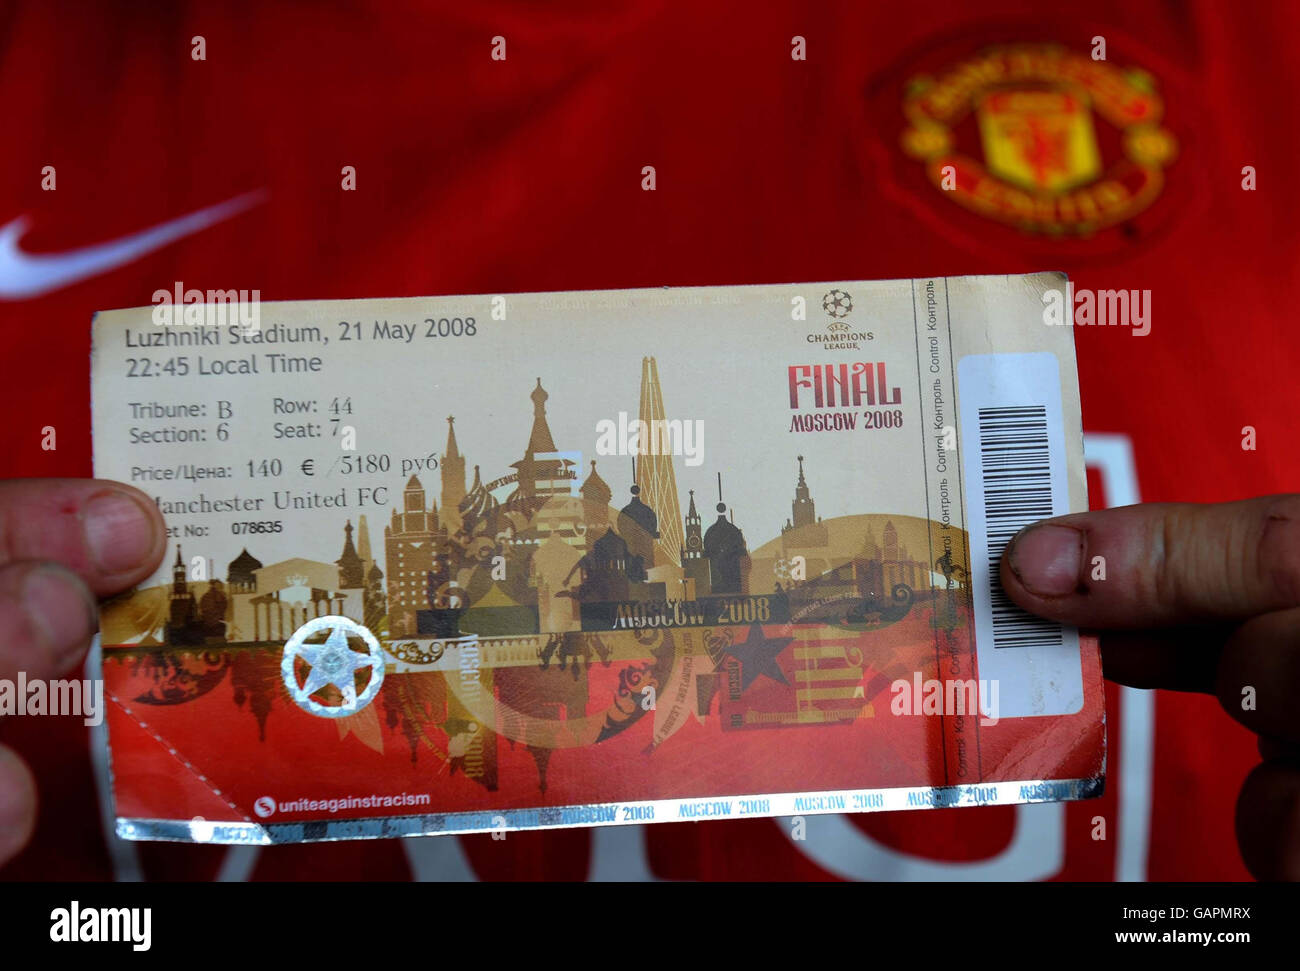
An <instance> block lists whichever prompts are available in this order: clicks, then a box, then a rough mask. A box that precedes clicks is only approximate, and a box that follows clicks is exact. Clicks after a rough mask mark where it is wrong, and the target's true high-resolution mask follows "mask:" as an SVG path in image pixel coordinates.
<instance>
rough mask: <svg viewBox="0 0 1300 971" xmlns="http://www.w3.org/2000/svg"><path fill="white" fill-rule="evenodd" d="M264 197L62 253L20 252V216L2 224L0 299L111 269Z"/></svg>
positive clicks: (247, 197) (23, 221) (252, 195)
mask: <svg viewBox="0 0 1300 971" xmlns="http://www.w3.org/2000/svg"><path fill="white" fill-rule="evenodd" d="M265 198H266V192H265V190H258V191H256V192H248V193H245V194H244V195H242V196H236V197H235V198H233V199H227V200H226V201H225V202H220V203H218V204H217V205H215V206H208V207H207V208H206V209H198V210H196V211H194V212H191V213H189V214H187V215H184V216H179V217H177V218H176V219H172V220H169V221H167V222H165V223H159V224H158V225H157V226H151V227H150V228H148V229H144V230H141V231H140V232H138V233H132V234H131V235H129V236H122V237H120V238H118V239H114V240H110V241H109V242H107V243H97V244H95V245H94V246H85V247H82V248H81V249H74V250H67V251H65V252H62V253H26V252H24V251H23V249H22V248H21V247H20V246H19V245H18V244H19V241H20V240H21V239H22V238H23V236H24V235H25V234H26V233H27V229H28V219H27V217H26V216H19V217H18V218H17V219H14V220H12V221H10V222H9V223H7V224H6V225H4V226H3V227H0V300H26V299H29V298H31V297H39V296H41V295H43V294H46V293H50V292H51V291H53V290H59V289H61V288H63V287H66V286H70V285H71V284H73V283H77V282H79V281H81V280H85V279H88V278H90V277H92V276H98V275H99V274H101V273H106V272H108V271H109V270H115V269H117V268H118V267H120V266H125V265H126V264H128V263H131V262H134V261H135V260H138V259H139V258H140V257H142V256H146V255H148V254H149V253H152V252H153V251H154V250H158V249H162V248H163V247H164V246H167V245H169V244H171V243H174V242H176V240H178V239H183V238H185V237H186V236H192V235H193V234H195V233H197V232H199V231H201V230H204V229H207V228H208V227H209V226H215V225H216V224H217V223H219V222H223V221H224V220H227V219H229V218H230V217H231V216H234V215H237V214H238V213H241V212H243V211H244V210H245V209H249V208H251V207H252V206H255V205H257V204H258V203H260V202H262V201H263V200H264V199H265Z"/></svg>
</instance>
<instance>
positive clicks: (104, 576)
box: [0, 479, 166, 865]
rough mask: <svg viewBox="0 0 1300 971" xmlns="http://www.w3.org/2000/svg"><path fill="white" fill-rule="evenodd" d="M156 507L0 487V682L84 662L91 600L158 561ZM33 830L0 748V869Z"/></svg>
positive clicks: (92, 618)
mask: <svg viewBox="0 0 1300 971" xmlns="http://www.w3.org/2000/svg"><path fill="white" fill-rule="evenodd" d="M165 545H166V531H165V529H164V526H163V519H162V515H161V514H160V513H159V512H158V507H157V506H156V505H155V504H154V503H153V502H152V501H150V499H149V497H148V496H146V495H145V494H144V493H142V492H141V491H140V490H138V489H134V488H132V487H131V486H128V485H123V484H122V483H119V482H107V481H103V480H94V479H15V480H10V481H7V482H0V678H2V679H8V680H10V681H13V680H14V679H16V677H17V675H18V672H20V671H22V672H25V673H26V675H27V678H28V680H29V681H30V680H31V679H35V678H57V677H63V676H66V675H67V674H68V673H69V672H71V671H74V670H76V669H77V668H78V667H80V665H81V664H82V662H83V661H84V660H85V656H86V648H87V647H88V646H89V644H90V638H91V635H92V634H94V632H95V630H96V629H97V628H98V627H99V615H98V610H97V607H96V602H95V601H96V598H97V597H107V596H110V595H112V594H114V593H118V592H120V591H122V590H127V589H130V588H131V587H133V586H135V585H136V584H137V583H139V582H140V581H141V580H144V579H145V578H146V577H148V576H149V575H150V574H151V573H153V571H154V570H155V569H156V568H157V566H158V563H159V562H160V561H161V560H162V556H163V550H164V547H165ZM35 824H36V785H35V781H34V780H33V778H32V774H31V772H30V771H29V770H28V768H27V766H26V765H24V764H23V762H22V760H21V759H20V758H19V757H18V755H17V754H16V753H14V752H13V751H12V750H10V749H7V748H5V747H3V746H0V865H3V864H4V863H5V862H6V861H7V860H8V859H9V858H10V857H12V856H14V855H15V854H17V853H18V851H19V850H21V849H22V848H23V846H24V845H25V844H26V843H27V840H28V839H29V838H30V837H31V834H32V829H33V828H34V827H35Z"/></svg>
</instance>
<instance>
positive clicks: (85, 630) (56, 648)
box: [23, 567, 96, 674]
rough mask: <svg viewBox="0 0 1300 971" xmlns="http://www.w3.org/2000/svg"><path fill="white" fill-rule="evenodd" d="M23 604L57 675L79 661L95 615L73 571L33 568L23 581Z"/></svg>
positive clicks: (92, 605) (88, 594) (91, 632)
mask: <svg viewBox="0 0 1300 971" xmlns="http://www.w3.org/2000/svg"><path fill="white" fill-rule="evenodd" d="M23 606H24V607H25V608H26V610H27V616H28V617H29V618H30V619H31V622H32V625H33V626H34V627H35V628H36V629H37V631H38V632H39V633H41V634H43V635H44V637H45V647H46V649H47V650H48V651H49V652H50V653H51V654H52V655H53V663H54V665H55V667H56V669H57V670H58V672H59V673H60V674H62V673H63V672H64V671H66V670H67V669H68V668H70V667H71V666H72V665H73V664H74V663H76V662H79V661H80V660H81V655H82V651H83V650H84V649H85V647H86V643H87V642H88V641H89V640H90V635H91V634H93V633H94V632H95V627H96V617H95V603H94V601H93V600H92V599H91V597H90V591H88V590H87V589H86V586H85V584H83V583H82V582H81V580H80V579H78V578H77V576H76V575H75V574H72V573H69V572H68V571H66V570H62V569H60V568H58V567H38V568H36V569H34V570H32V572H31V573H30V574H29V575H28V576H27V579H26V580H24V581H23Z"/></svg>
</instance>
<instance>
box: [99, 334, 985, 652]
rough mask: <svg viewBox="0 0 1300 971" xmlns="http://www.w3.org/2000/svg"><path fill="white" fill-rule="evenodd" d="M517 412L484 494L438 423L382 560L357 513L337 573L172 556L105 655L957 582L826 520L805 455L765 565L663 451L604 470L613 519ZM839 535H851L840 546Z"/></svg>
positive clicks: (567, 620)
mask: <svg viewBox="0 0 1300 971" xmlns="http://www.w3.org/2000/svg"><path fill="white" fill-rule="evenodd" d="M641 371H642V373H641V393H640V408H639V417H640V420H641V421H642V422H645V423H646V425H647V427H653V424H652V423H654V422H662V421H665V420H666V416H665V412H664V405H663V399H662V393H661V390H660V386H659V377H658V369H657V364H656V361H655V359H654V358H652V357H647V358H645V359H643V361H642V369H641ZM528 398H529V399H530V400H531V404H532V409H531V410H532V422H531V429H530V431H529V433H528V436H527V440H526V444H525V446H524V448H523V450H522V456H521V458H520V459H519V460H518V461H516V462H513V463H512V464H511V466H510V471H506V470H498V471H501V472H502V473H503V474H501V475H498V476H494V477H492V478H490V479H489V478H487V476H486V475H485V474H484V472H483V470H482V469H481V468H480V467H479V466H478V465H474V466H472V474H471V473H470V468H471V466H470V456H469V455H467V454H466V452H465V451H462V446H461V444H460V442H459V441H458V440H457V436H456V427H455V419H454V416H449V417H448V418H447V419H446V421H447V432H446V444H445V447H444V449H443V451H442V453H441V454H440V456H439V467H438V470H437V472H436V473H433V474H435V475H437V476H438V482H437V492H436V494H434V489H431V488H429V487H428V486H427V485H426V483H425V482H424V481H422V480H421V479H420V477H419V476H418V475H412V476H411V477H410V478H409V479H408V480H407V481H406V483H405V484H404V486H403V487H402V490H401V492H400V494H399V495H400V498H399V501H398V503H395V508H394V509H393V511H392V513H391V515H390V517H389V520H388V522H387V523H385V525H384V527H383V536H382V547H381V549H380V551H379V555H376V554H375V550H374V545H373V544H374V537H372V534H371V527H370V524H369V522H368V520H367V517H366V516H365V515H364V514H362V515H360V516H359V517H358V520H357V522H356V524H355V525H354V523H353V522H352V520H351V519H345V520H344V522H343V523H342V524H341V525H340V534H339V535H340V547H339V549H340V552H339V554H338V557H337V559H335V560H333V561H324V560H316V559H309V558H305V557H294V558H290V559H286V560H282V561H280V562H276V563H272V564H270V565H269V566H268V565H264V564H263V562H262V561H261V560H260V559H259V558H258V557H257V556H256V555H255V552H254V551H250V550H249V549H247V548H244V549H243V550H241V552H240V553H239V555H238V556H236V557H235V558H234V559H233V560H231V561H230V562H229V563H228V564H227V566H226V571H225V580H224V581H222V580H221V579H220V578H219V577H218V576H213V577H212V578H211V579H209V580H207V581H192V580H190V579H189V567H188V561H187V560H186V558H185V556H184V554H183V550H182V546H181V545H180V544H178V545H177V546H176V547H175V554H174V559H173V566H172V583H171V585H170V589H167V588H162V587H155V588H151V590H141V591H137V592H136V594H135V595H134V596H133V597H131V598H129V599H128V600H124V601H119V602H117V603H115V604H114V605H113V607H112V608H111V609H110V614H111V615H112V617H111V619H112V620H113V621H114V623H112V624H111V625H109V626H111V627H112V632H111V634H110V633H109V632H108V631H106V634H108V635H109V636H108V637H106V643H110V644H126V643H134V644H138V645H139V646H150V645H154V644H166V645H171V646H177V647H181V646H199V645H203V644H221V643H265V642H270V641H279V642H283V641H284V640H285V639H287V638H288V637H289V636H290V635H291V634H292V633H293V631H294V630H296V629H297V628H298V627H299V626H301V625H302V624H303V623H305V622H306V621H307V620H309V619H312V618H314V617H318V616H325V615H329V614H334V615H341V616H347V617H351V618H353V619H355V620H357V621H360V622H362V623H364V624H365V625H366V626H367V627H370V628H371V629H372V630H374V631H375V632H376V633H377V634H380V635H381V636H386V637H387V638H388V639H389V640H395V639H398V638H405V637H412V638H431V637H432V638H449V637H456V636H459V635H461V634H470V633H474V634H480V635H484V636H492V635H510V634H520V633H533V632H561V631H576V630H583V629H593V627H594V628H595V629H599V628H601V627H604V628H606V629H618V628H619V627H627V626H630V625H631V624H632V623H634V622H635V621H636V619H637V618H639V617H641V616H643V614H642V612H640V611H637V612H635V613H634V614H632V615H628V614H627V613H626V611H624V613H623V614H621V615H618V616H615V615H610V616H609V617H605V616H603V615H602V614H601V613H600V611H596V612H594V613H593V612H591V611H589V612H588V616H587V618H586V620H587V622H586V623H584V612H583V609H582V608H583V605H597V604H636V603H653V604H660V603H663V602H665V601H687V602H691V601H698V600H701V599H703V598H709V597H720V596H736V597H746V596H750V595H759V596H769V595H776V596H778V597H784V596H789V595H790V594H796V595H797V591H798V590H799V589H800V588H802V587H804V586H806V585H807V584H808V583H809V582H810V581H812V582H814V583H816V584H817V586H818V590H819V593H820V594H823V595H824V594H825V592H826V589H825V588H826V586H827V583H826V578H827V575H828V574H834V573H836V568H837V567H843V566H845V565H849V566H850V567H851V569H850V570H849V573H850V574H851V576H850V577H849V578H848V579H849V585H850V586H852V587H855V588H860V593H861V594H862V600H863V601H864V603H863V604H859V606H865V608H866V609H870V608H871V606H872V604H871V601H873V600H877V601H880V602H881V603H882V604H883V603H884V601H885V600H886V599H888V597H889V595H890V594H891V593H892V591H893V590H894V588H895V587H897V586H899V585H902V586H905V587H907V588H908V591H909V595H910V594H913V593H916V592H924V591H926V590H928V589H929V588H930V587H931V586H932V582H933V579H938V581H939V583H940V585H941V586H945V587H946V586H949V585H954V584H957V583H960V582H962V581H964V580H965V568H964V562H963V560H962V557H961V556H960V553H961V551H960V549H958V550H957V554H958V555H957V558H956V559H954V558H953V555H951V554H949V555H945V556H939V557H936V558H935V559H934V560H929V559H928V554H929V553H930V552H931V550H930V549H929V546H930V545H931V544H926V543H924V542H923V540H924V537H923V535H917V531H916V530H915V529H914V528H909V527H911V523H912V520H911V517H906V516H898V517H893V518H887V519H885V520H884V522H883V523H882V524H875V523H873V522H863V523H856V522H855V521H856V520H857V519H858V518H859V517H856V516H855V517H839V518H837V519H835V520H832V521H830V522H826V521H823V520H821V519H820V518H819V517H818V516H817V514H816V504H815V500H814V498H813V495H812V489H811V486H810V485H809V482H808V478H807V472H808V470H807V469H806V468H805V460H804V457H803V456H802V455H799V454H795V455H792V456H791V461H790V466H791V468H790V476H789V477H790V480H791V484H792V490H791V492H792V496H791V500H790V514H789V516H788V517H787V518H786V520H785V522H784V523H774V524H773V528H772V529H771V531H770V532H771V534H775V535H777V537H778V539H777V541H776V542H775V544H773V543H767V544H765V546H764V548H763V551H762V553H761V554H757V555H756V554H755V553H754V552H751V548H750V546H749V544H748V543H747V541H746V538H745V535H744V532H743V522H737V521H736V511H735V510H734V509H733V508H731V507H729V506H728V505H727V504H726V502H725V488H726V481H725V479H724V477H723V475H722V474H721V473H716V482H717V495H716V497H712V496H711V497H709V498H714V499H716V502H714V503H708V502H707V500H705V498H704V497H697V496H696V494H695V490H693V489H692V490H689V491H688V494H687V496H686V497H685V498H686V511H685V513H684V514H683V513H682V504H681V502H680V499H679V496H678V491H677V485H676V474H675V468H674V462H675V459H676V456H674V455H673V454H671V451H670V450H662V451H660V452H655V451H650V452H645V453H641V454H636V455H633V456H631V457H624V458H619V457H609V458H608V459H607V461H608V462H609V464H610V465H615V464H616V463H627V464H628V465H629V469H630V471H632V472H633V473H634V475H635V479H634V480H633V481H632V483H631V486H630V489H629V495H628V497H627V501H626V502H625V503H624V504H623V505H622V506H621V507H617V508H616V507H615V506H613V505H612V503H613V502H614V492H613V489H611V487H610V486H609V485H608V484H607V483H606V481H605V479H604V478H603V477H602V475H601V473H600V470H599V464H600V460H590V461H589V462H588V463H587V467H586V468H585V469H583V468H580V467H579V465H578V463H577V462H576V461H575V460H574V458H572V457H569V456H576V455H577V454H579V453H575V452H569V453H565V452H561V451H559V450H558V449H557V446H556V443H555V441H554V439H553V437H552V434H551V429H550V425H549V423H548V421H547V413H546V405H547V400H548V398H549V394H548V393H547V391H546V389H545V387H544V385H543V382H542V380H541V379H540V378H538V379H537V380H536V384H535V386H534V387H533V388H532V389H531V391H530V392H529V393H528ZM773 465H775V463H773ZM606 474H608V472H607V473H606ZM766 474H770V475H773V476H775V475H777V474H779V473H778V472H777V470H776V469H775V468H773V469H770V470H769V471H768V472H767V473H766ZM709 505H712V506H713V509H712V510H709V511H707V512H706V513H704V514H701V512H700V509H701V507H703V508H704V509H706V510H708V507H709ZM706 517H707V518H706ZM871 518H873V519H874V518H876V517H871ZM895 519H897V520H898V522H897V523H895V521H894V520H895ZM900 526H902V527H903V533H904V535H903V536H900V530H899V527H900ZM849 529H856V530H858V533H857V535H856V536H854V537H849V536H846V535H844V534H845V533H846V531H847V530H849ZM845 540H848V542H847V543H846V542H845ZM774 545H775V549H773V546H774ZM796 558H802V562H799V561H798V560H797V559H796ZM846 561H847V562H846ZM840 572H842V570H841V571H840ZM932 578H933V579H932ZM840 579H843V578H840ZM818 581H820V582H818ZM164 590H166V602H165V604H164V603H163V602H162V600H161V597H160V596H159V595H160V594H161V593H162V592H163V591H164ZM151 593H152V594H153V595H152V596H150V594H151ZM900 596H901V594H900ZM839 599H846V598H844V597H840V598H839ZM606 613H608V612H606ZM796 613H797V611H796ZM620 616H621V617H622V618H623V622H622V623H619V622H618V620H619V617H620ZM846 616H847V614H846ZM746 619H757V618H754V617H750V618H746ZM766 619H769V620H772V621H777V620H787V619H788V620H796V621H797V620H800V619H805V620H815V619H816V620H827V619H832V618H830V617H827V616H825V612H824V611H821V612H819V616H818V617H816V618H813V617H809V616H804V617H802V618H801V617H799V616H794V615H791V614H790V613H788V612H787V613H785V614H778V615H777V616H772V617H769V618H766Z"/></svg>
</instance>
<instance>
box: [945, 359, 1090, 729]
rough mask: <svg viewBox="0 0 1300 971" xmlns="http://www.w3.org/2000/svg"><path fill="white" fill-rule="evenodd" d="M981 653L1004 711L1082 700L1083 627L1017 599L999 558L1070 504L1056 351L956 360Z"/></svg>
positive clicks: (1069, 708) (1050, 710)
mask: <svg viewBox="0 0 1300 971" xmlns="http://www.w3.org/2000/svg"><path fill="white" fill-rule="evenodd" d="M957 391H958V395H959V401H960V421H961V430H960V435H961V437H960V439H959V441H958V446H959V449H958V454H960V455H961V458H962V469H963V473H964V475H963V478H964V480H965V486H966V488H965V491H966V509H967V521H968V528H969V530H970V546H971V549H970V555H971V587H972V593H973V599H974V611H975V652H976V657H977V659H978V661H979V676H980V678H981V679H982V680H986V681H989V682H992V681H996V682H997V683H998V693H997V695H996V696H995V697H997V698H998V701H999V704H998V711H996V712H989V711H986V712H985V714H987V715H992V716H994V717H998V718H1024V717H1028V716H1032V715H1068V714H1073V713H1074V712H1076V711H1078V710H1079V709H1080V708H1082V707H1083V667H1082V662H1081V658H1080V654H1079V634H1078V631H1076V630H1075V629H1074V628H1072V627H1063V626H1061V625H1060V624H1056V623H1053V622H1050V621H1046V620H1043V619H1042V618H1039V617H1034V616H1033V615H1031V614H1028V613H1026V612H1025V611H1023V610H1021V609H1020V608H1019V607H1017V606H1016V605H1015V604H1014V603H1012V602H1011V600H1010V599H1009V598H1008V597H1007V595H1006V593H1005V592H1003V590H1002V585H1001V583H999V581H998V564H999V560H1000V559H1001V557H1002V553H1003V551H1004V550H1005V549H1006V547H1007V544H1008V543H1009V542H1010V540H1011V537H1013V536H1015V534H1016V533H1017V532H1018V531H1019V530H1020V529H1021V528H1022V527H1024V526H1028V525H1029V524H1030V523H1032V522H1036V521H1037V520H1039V519H1045V518H1047V517H1049V516H1059V515H1062V514H1064V513H1067V512H1069V511H1070V510H1069V486H1068V480H1067V477H1066V456H1065V428H1064V423H1063V420H1062V415H1061V378H1060V365H1059V364H1058V362H1057V359H1056V356H1055V355H1054V354H1049V353H1033V354H974V355H969V356H967V357H964V358H962V359H961V361H960V362H959V364H958V365H957Z"/></svg>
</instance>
